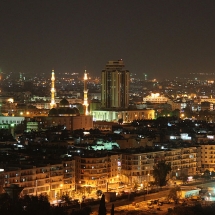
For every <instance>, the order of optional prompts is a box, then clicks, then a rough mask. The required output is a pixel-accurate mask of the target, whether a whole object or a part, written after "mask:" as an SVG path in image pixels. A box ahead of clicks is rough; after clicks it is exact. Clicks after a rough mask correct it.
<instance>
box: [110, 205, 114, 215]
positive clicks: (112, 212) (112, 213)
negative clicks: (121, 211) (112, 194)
mask: <svg viewBox="0 0 215 215" xmlns="http://www.w3.org/2000/svg"><path fill="white" fill-rule="evenodd" d="M110 214H111V215H114V204H112V208H111V213H110Z"/></svg>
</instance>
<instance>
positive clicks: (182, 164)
mask: <svg viewBox="0 0 215 215" xmlns="http://www.w3.org/2000/svg"><path fill="white" fill-rule="evenodd" d="M196 157H197V149H196V147H188V148H181V149H171V150H164V151H154V152H146V151H143V152H141V151H140V150H133V151H132V150H130V151H127V152H125V153H122V171H121V174H122V179H123V181H124V182H125V183H129V184H131V183H134V182H137V183H139V184H142V183H144V182H145V181H148V182H149V181H152V180H153V177H152V172H153V166H154V165H155V164H156V163H157V162H158V161H159V160H166V161H167V162H169V163H171V168H172V171H171V173H170V174H169V177H178V176H180V175H181V174H182V173H184V174H186V175H188V176H189V175H195V174H196V166H197V162H196Z"/></svg>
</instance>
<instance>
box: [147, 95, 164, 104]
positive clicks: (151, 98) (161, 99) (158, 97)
mask: <svg viewBox="0 0 215 215" xmlns="http://www.w3.org/2000/svg"><path fill="white" fill-rule="evenodd" d="M167 101H168V98H166V97H165V96H162V95H160V93H151V95H149V96H146V97H144V98H143V102H151V103H166V102H167Z"/></svg>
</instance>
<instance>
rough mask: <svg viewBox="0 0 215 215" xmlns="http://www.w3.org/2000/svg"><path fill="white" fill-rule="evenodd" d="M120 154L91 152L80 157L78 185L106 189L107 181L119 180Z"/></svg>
mask: <svg viewBox="0 0 215 215" xmlns="http://www.w3.org/2000/svg"><path fill="white" fill-rule="evenodd" d="M120 175H121V156H120V155H118V154H110V155H109V154H104V153H101V154H100V153H98V154H95V153H93V154H91V155H89V154H88V155H86V156H83V157H82V158H81V177H80V182H79V184H78V185H79V186H80V187H89V186H90V187H91V188H92V189H94V190H103V191H106V189H107V185H108V183H109V184H111V183H116V182H119V180H120Z"/></svg>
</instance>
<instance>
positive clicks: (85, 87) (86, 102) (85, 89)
mask: <svg viewBox="0 0 215 215" xmlns="http://www.w3.org/2000/svg"><path fill="white" fill-rule="evenodd" d="M87 79H88V77H87V70H85V71H84V104H83V105H84V106H85V110H84V114H85V115H89V112H88V106H89V104H88V95H87V93H88V89H87Z"/></svg>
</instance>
